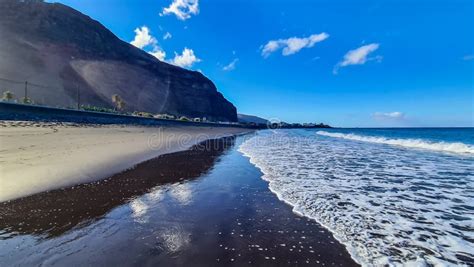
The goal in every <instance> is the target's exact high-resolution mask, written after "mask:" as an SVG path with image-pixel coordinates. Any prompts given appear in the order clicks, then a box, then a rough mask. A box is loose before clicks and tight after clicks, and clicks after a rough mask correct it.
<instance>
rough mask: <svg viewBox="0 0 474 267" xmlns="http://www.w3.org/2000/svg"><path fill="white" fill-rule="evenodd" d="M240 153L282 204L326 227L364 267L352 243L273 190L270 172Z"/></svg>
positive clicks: (356, 261) (248, 156)
mask: <svg viewBox="0 0 474 267" xmlns="http://www.w3.org/2000/svg"><path fill="white" fill-rule="evenodd" d="M239 152H240V153H242V155H243V156H244V157H246V158H248V160H249V162H250V163H251V164H252V165H253V166H255V168H257V169H259V170H260V171H261V172H262V176H261V178H262V180H264V181H265V182H267V183H268V190H270V191H271V192H272V193H273V194H274V195H275V196H276V197H277V198H278V200H280V201H281V202H283V203H285V204H286V205H288V206H290V207H291V210H292V211H293V212H294V213H295V214H297V215H299V216H301V217H305V218H308V219H310V220H313V221H315V222H317V223H318V224H319V225H320V226H321V227H324V229H326V230H327V231H329V232H330V233H331V234H332V236H333V237H334V239H336V240H337V242H339V243H340V244H341V245H343V246H344V247H345V248H346V250H347V252H348V253H349V254H350V256H351V258H352V260H354V262H355V263H357V264H358V265H361V266H362V264H363V259H362V258H361V257H360V256H359V255H358V254H357V252H356V251H355V249H354V247H353V246H352V245H351V244H350V243H348V242H347V241H344V240H342V238H341V237H339V236H338V233H337V232H336V231H335V230H334V229H332V228H331V227H329V226H327V225H325V224H324V223H322V222H321V221H320V220H318V218H316V217H314V216H311V214H308V213H306V212H304V211H303V210H301V209H298V206H297V205H296V204H295V203H293V202H291V201H289V200H287V199H285V198H284V197H283V196H282V194H281V193H280V192H278V191H277V190H275V189H274V188H272V182H273V181H272V180H271V179H268V178H266V176H267V175H268V172H266V171H265V168H264V167H263V166H262V165H259V164H258V162H257V161H256V160H255V159H254V158H252V156H250V155H249V154H247V153H245V152H244V151H243V150H241V149H239Z"/></svg>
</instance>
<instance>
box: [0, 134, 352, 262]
mask: <svg viewBox="0 0 474 267" xmlns="http://www.w3.org/2000/svg"><path fill="white" fill-rule="evenodd" d="M243 139H244V138H243V137H228V138H221V139H215V140H208V141H206V142H204V145H202V144H203V143H200V144H199V145H195V146H193V148H192V149H190V150H185V151H180V152H175V153H171V154H166V155H161V156H159V157H157V158H154V159H151V160H149V161H146V162H143V163H140V164H138V165H137V166H136V167H134V168H132V169H129V170H126V171H123V172H121V173H119V174H116V175H113V176H112V177H111V178H110V179H106V180H101V181H98V182H92V183H88V184H81V185H78V186H74V187H69V188H64V189H57V190H52V191H48V192H43V193H40V194H36V195H33V196H29V197H25V198H20V199H16V200H13V201H10V202H3V203H0V207H1V210H3V211H4V212H3V218H4V220H2V223H0V240H1V242H0V251H2V252H0V256H2V255H3V257H4V260H5V264H10V265H38V264H39V263H42V264H44V265H47V266H49V265H91V264H92V265H114V264H120V265H126V266H129V265H165V266H176V265H181V266H189V265H193V266H250V265H257V266H262V265H278V266H295V265H298V266H302V265H305V266H314V265H321V266H322V265H326V266H358V264H357V263H355V262H354V260H353V259H352V258H351V257H350V255H349V254H348V252H347V250H346V248H345V247H344V246H343V245H342V244H340V243H339V242H337V240H336V239H334V237H333V235H332V234H331V233H330V232H329V231H328V230H327V229H325V228H324V227H322V226H321V225H320V224H319V223H317V222H316V221H314V220H312V219H310V218H307V217H303V216H299V215H298V214H295V213H294V212H293V211H292V207H291V206H289V205H287V204H286V203H284V202H282V201H280V200H278V198H277V197H276V196H275V194H274V193H272V192H271V191H270V190H269V188H268V182H267V181H265V180H263V179H262V178H261V176H262V174H263V173H262V172H261V171H260V170H259V169H258V168H256V167H255V166H254V165H252V164H251V163H250V162H249V160H248V158H246V157H245V156H243V155H242V154H241V153H240V152H239V151H238V150H237V148H236V147H238V145H239V142H241V141H242V140H243ZM86 259H87V260H86Z"/></svg>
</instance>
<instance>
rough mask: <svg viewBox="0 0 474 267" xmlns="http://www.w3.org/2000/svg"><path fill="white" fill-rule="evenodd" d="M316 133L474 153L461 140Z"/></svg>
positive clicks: (356, 139) (350, 138)
mask: <svg viewBox="0 0 474 267" xmlns="http://www.w3.org/2000/svg"><path fill="white" fill-rule="evenodd" d="M316 134H319V135H323V136H329V137H335V138H343V139H348V140H354V141H362V142H369V143H377V144H386V145H394V146H402V147H408V148H418V149H427V150H433V151H440V152H449V153H461V154H474V146H470V145H467V144H464V143H460V142H456V143H448V142H429V141H426V140H422V139H400V138H397V139H389V138H385V137H375V136H363V135H357V134H352V133H348V134H345V133H335V132H326V131H318V132H316Z"/></svg>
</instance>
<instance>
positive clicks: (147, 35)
mask: <svg viewBox="0 0 474 267" xmlns="http://www.w3.org/2000/svg"><path fill="white" fill-rule="evenodd" d="M130 43H131V44H132V45H134V46H136V47H137V48H140V49H145V48H146V47H149V46H151V51H147V52H148V53H149V54H151V55H153V56H154V57H156V58H157V59H159V60H162V61H164V60H165V58H166V53H165V51H163V49H161V47H160V46H159V45H158V41H157V40H156V38H155V37H153V36H152V35H151V31H150V29H149V28H148V27H147V26H142V27H140V28H136V29H135V38H134V39H133V41H131V42H130Z"/></svg>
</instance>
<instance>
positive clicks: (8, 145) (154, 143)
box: [0, 121, 250, 202]
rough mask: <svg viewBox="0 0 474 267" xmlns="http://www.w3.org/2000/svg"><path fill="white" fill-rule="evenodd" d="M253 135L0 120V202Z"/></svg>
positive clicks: (227, 130) (224, 130) (207, 129)
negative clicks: (210, 141) (208, 142)
mask: <svg viewBox="0 0 474 267" xmlns="http://www.w3.org/2000/svg"><path fill="white" fill-rule="evenodd" d="M249 131H250V130H249V129H245V128H235V127H197V126H166V127H162V126H141V125H126V124H123V125H122V124H115V125H114V124H111V125H100V124H77V123H64V122H53V123H46V122H33V121H0V150H1V154H0V163H1V164H0V202H1V201H6V200H11V199H15V198H18V197H24V196H28V195H32V194H35V193H39V192H43V191H46V190H52V189H57V188H64V187H66V186H73V185H77V184H81V183H88V182H93V181H97V180H100V179H103V178H106V177H108V176H110V175H113V174H115V173H118V172H120V171H123V170H125V169H128V168H131V167H133V166H134V165H136V164H138V163H140V162H143V161H145V160H149V159H152V158H155V157H157V156H159V155H162V154H167V153H172V152H176V151H181V150H186V149H189V148H190V147H191V146H192V145H195V144H198V143H200V142H202V141H205V140H208V139H213V138H220V137H225V136H231V135H235V134H241V133H245V132H249Z"/></svg>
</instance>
